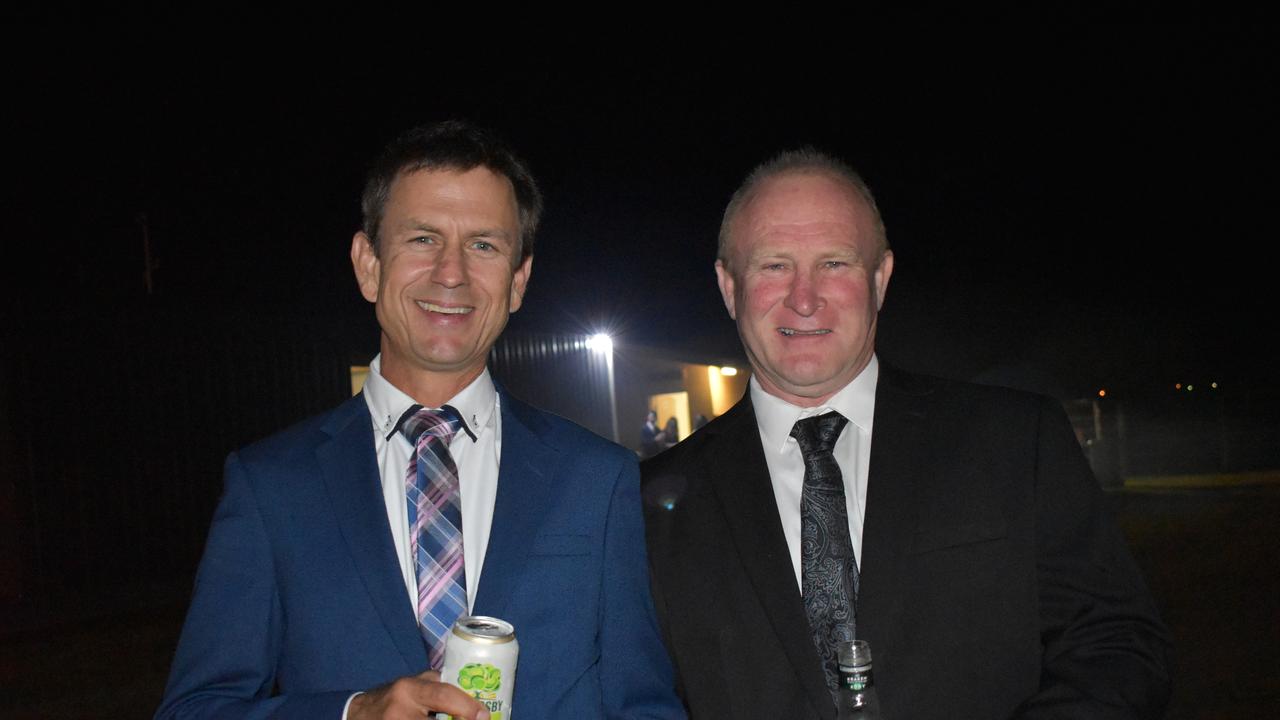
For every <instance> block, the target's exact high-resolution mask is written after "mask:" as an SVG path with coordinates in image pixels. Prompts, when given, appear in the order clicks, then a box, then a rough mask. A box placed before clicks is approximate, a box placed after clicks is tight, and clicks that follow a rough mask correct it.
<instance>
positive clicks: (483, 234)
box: [402, 220, 511, 240]
mask: <svg viewBox="0 0 1280 720" xmlns="http://www.w3.org/2000/svg"><path fill="white" fill-rule="evenodd" d="M402 229H403V230H406V231H411V232H423V233H434V234H436V235H444V234H445V233H444V232H443V231H441V230H440V228H438V227H436V226H435V225H432V224H431V223H426V222H419V221H417V220H410V221H408V222H406V223H405V224H404V225H403V226H402ZM467 237H472V238H477V237H480V238H497V239H501V240H509V239H510V238H511V233H509V232H507V231H506V230H503V229H502V228H481V229H479V230H476V231H475V232H472V233H470V234H468V235H467Z"/></svg>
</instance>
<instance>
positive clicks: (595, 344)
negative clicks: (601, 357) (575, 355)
mask: <svg viewBox="0 0 1280 720" xmlns="http://www.w3.org/2000/svg"><path fill="white" fill-rule="evenodd" d="M587 347H589V348H591V349H592V350H594V351H596V352H598V353H602V354H605V355H607V354H609V353H612V352H613V338H611V337H609V336H608V334H606V333H596V334H595V335H592V336H591V337H589V338H587Z"/></svg>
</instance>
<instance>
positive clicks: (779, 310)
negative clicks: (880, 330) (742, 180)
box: [716, 172, 893, 407]
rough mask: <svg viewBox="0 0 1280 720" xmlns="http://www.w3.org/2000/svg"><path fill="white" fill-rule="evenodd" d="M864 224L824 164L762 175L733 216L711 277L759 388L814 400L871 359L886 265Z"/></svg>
mask: <svg viewBox="0 0 1280 720" xmlns="http://www.w3.org/2000/svg"><path fill="white" fill-rule="evenodd" d="M872 228H873V225H872V219H871V212H870V209H869V208H868V207H867V205H866V203H865V202H864V201H863V200H862V198H861V197H860V196H859V195H858V193H857V192H856V191H855V190H854V189H853V188H852V187H851V186H850V185H849V184H848V183H846V182H844V181H842V180H840V179H838V178H836V177H835V176H834V175H832V174H830V173H824V172H812V173H784V174H780V175H776V176H773V177H770V178H768V179H765V180H762V181H761V182H760V184H759V185H758V186H757V187H756V188H755V190H754V191H753V193H752V195H751V196H750V198H749V199H748V201H747V202H746V203H745V204H744V205H743V206H742V207H741V208H740V210H739V211H738V213H737V215H736V217H734V218H733V220H732V225H731V226H730V245H729V247H728V252H727V260H728V264H727V265H726V264H725V263H724V262H722V261H717V262H716V277H717V278H718V279H719V282H720V293H721V295H722V296H723V297H724V303H725V307H726V308H727V309H728V310H729V315H730V316H731V317H733V318H734V319H735V320H736V321H737V323H738V334H739V335H740V336H741V337H742V344H743V346H744V347H745V348H746V351H747V358H748V360H749V361H750V363H751V369H752V371H753V373H754V374H755V376H756V379H757V380H758V381H759V383H760V386H761V387H762V388H763V389H764V390H765V392H768V393H769V394H770V395H774V396H776V397H779V398H782V399H783V400H786V401H788V402H790V403H793V404H795V405H800V406H803V407H812V406H815V405H820V404H822V403H823V402H825V401H826V400H827V399H828V398H830V397H831V396H832V395H834V394H835V393H836V392H838V391H839V390H840V389H841V388H843V387H844V386H845V385H847V384H849V383H850V382H851V381H852V380H853V379H854V378H855V377H857V376H858V373H860V372H862V369H863V368H865V367H866V366H867V363H868V362H870V360H871V355H872V353H873V352H874V350H875V336H876V313H877V312H878V311H879V310H880V306H881V304H882V303H883V302H884V296H885V292H886V290H887V289H888V287H889V276H890V275H891V274H892V273H893V253H891V252H889V251H887V250H886V251H885V252H884V256H883V257H878V252H879V251H878V244H877V240H876V237H875V233H874V231H873V229H872Z"/></svg>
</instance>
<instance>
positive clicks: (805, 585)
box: [791, 412, 858, 698]
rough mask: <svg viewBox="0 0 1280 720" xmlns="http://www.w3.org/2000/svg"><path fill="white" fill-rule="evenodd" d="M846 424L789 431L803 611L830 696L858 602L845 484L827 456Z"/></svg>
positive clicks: (827, 420) (835, 418) (837, 421)
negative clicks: (799, 463) (800, 459)
mask: <svg viewBox="0 0 1280 720" xmlns="http://www.w3.org/2000/svg"><path fill="white" fill-rule="evenodd" d="M847 422H848V420H846V419H845V418H844V417H843V416H841V415H840V414H839V413H834V412H833V413H826V414H824V415H819V416H817V417H810V418H805V419H803V420H799V421H797V422H796V424H795V426H794V427H792V428H791V437H793V438H795V439H796V442H797V443H798V444H799V445H800V453H801V454H802V455H803V456H804V492H803V494H802V495H801V497H800V567H801V573H800V574H801V578H802V580H803V582H802V587H801V590H802V591H803V593H804V610H805V614H806V615H808V616H809V629H810V631H811V632H812V633H813V644H814V646H815V647H816V648H817V650H818V657H819V658H821V659H822V669H823V672H824V673H825V674H826V676H827V687H828V688H830V689H831V692H832V697H833V698H834V697H835V692H836V687H837V682H838V680H839V671H838V669H837V666H836V661H837V657H836V652H837V646H838V645H839V643H841V642H846V641H849V640H853V638H854V629H855V625H854V619H855V616H856V610H857V601H858V560H857V558H856V557H854V554H853V543H852V542H851V541H850V539H849V513H848V511H847V510H846V509H845V501H844V481H843V480H842V479H841V477H840V466H839V465H837V464H836V459H835V457H834V456H833V455H832V454H831V450H832V448H834V447H835V444H836V439H837V438H839V437H840V431H841V430H843V429H844V426H845V424H846V423H847Z"/></svg>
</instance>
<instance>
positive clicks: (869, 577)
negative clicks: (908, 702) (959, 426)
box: [858, 362, 934, 655]
mask: <svg viewBox="0 0 1280 720" xmlns="http://www.w3.org/2000/svg"><path fill="white" fill-rule="evenodd" d="M929 393H930V390H929V388H928V387H927V386H926V385H925V384H924V383H923V382H921V381H919V380H916V379H915V378H913V377H912V376H910V375H907V374H905V373H903V372H902V371H899V370H897V369H895V368H893V367H891V366H888V365H886V364H885V363H883V362H881V363H880V378H879V380H878V382H877V383H876V409H875V420H874V424H873V426H872V441H871V463H870V469H869V471H868V474H869V475H870V477H869V478H868V484H867V506H866V507H867V509H866V516H865V518H864V522H863V530H862V567H861V575H860V588H859V591H858V592H859V595H858V636H859V637H862V638H865V639H867V640H869V641H870V642H871V647H872V653H873V655H874V653H875V648H876V641H877V639H878V638H881V637H884V636H885V633H884V632H883V630H887V629H890V628H893V627H896V626H897V625H898V622H899V620H898V617H899V614H900V612H901V607H902V605H901V603H902V600H903V591H902V577H901V571H900V569H901V567H902V566H903V563H901V562H899V560H900V559H901V558H902V557H903V556H904V555H906V553H907V550H908V549H909V547H910V543H911V538H912V534H913V533H914V532H915V528H916V524H917V523H916V510H917V507H918V506H917V503H916V502H914V501H913V498H917V497H919V496H918V494H917V488H918V487H919V485H920V483H921V478H925V477H929V475H928V473H929V472H930V468H931V466H932V464H933V457H932V455H931V454H930V448H931V447H933V445H934V444H933V443H931V442H929V438H928V437H926V436H927V435H928V425H927V419H928V417H927V412H926V410H927V406H928V395H929Z"/></svg>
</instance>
